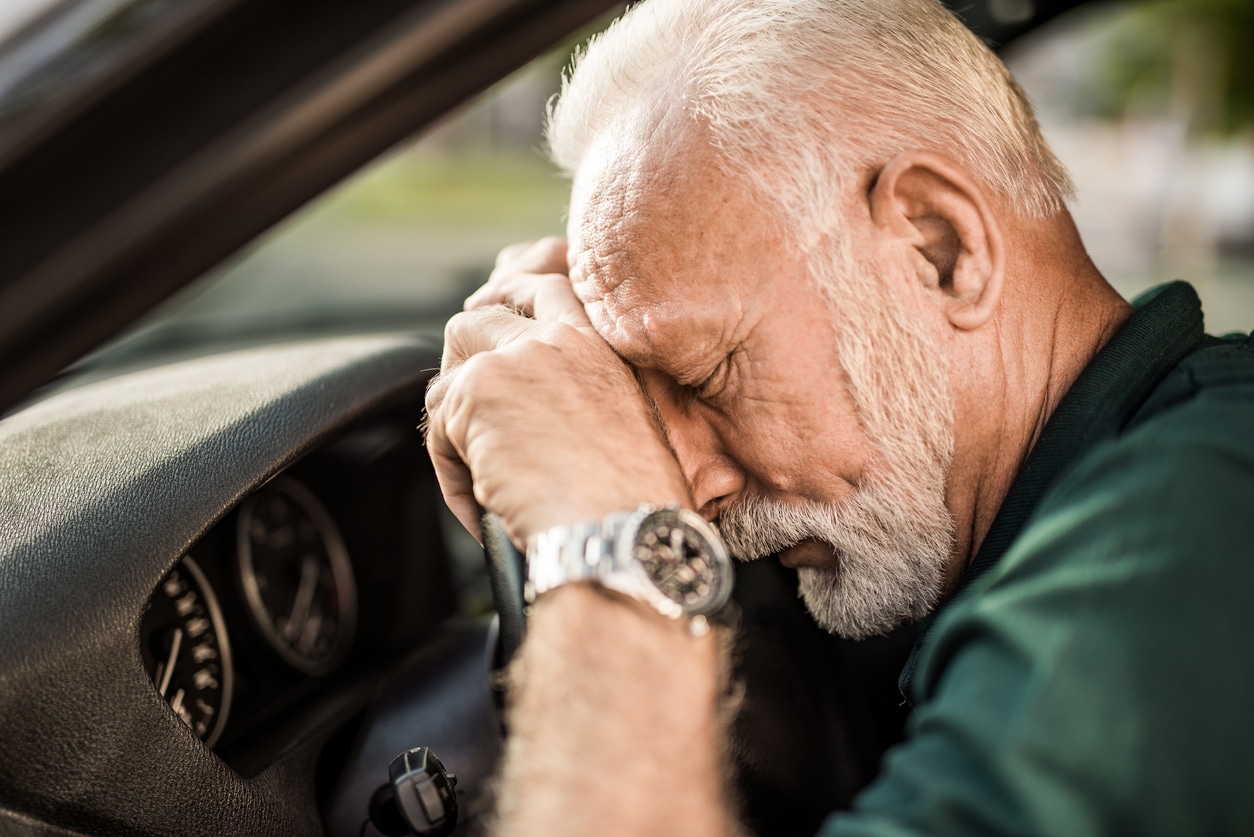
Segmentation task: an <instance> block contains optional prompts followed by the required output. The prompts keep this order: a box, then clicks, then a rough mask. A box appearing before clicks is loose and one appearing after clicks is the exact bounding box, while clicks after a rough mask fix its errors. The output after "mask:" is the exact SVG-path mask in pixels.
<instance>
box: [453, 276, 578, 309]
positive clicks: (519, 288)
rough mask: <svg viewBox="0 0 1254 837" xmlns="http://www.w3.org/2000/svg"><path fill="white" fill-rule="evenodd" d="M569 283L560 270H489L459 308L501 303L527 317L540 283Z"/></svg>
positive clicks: (473, 307) (474, 307)
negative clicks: (484, 279) (537, 271)
mask: <svg viewBox="0 0 1254 837" xmlns="http://www.w3.org/2000/svg"><path fill="white" fill-rule="evenodd" d="M545 284H559V285H560V284H565V285H567V286H569V285H570V279H568V278H567V277H566V275H565V274H562V273H544V274H537V273H505V272H501V271H497V272H496V273H493V274H492V278H491V279H489V280H488V282H487V284H485V285H484V286H483V287H482V288H480V289H479V290H477V291H475V292H474V293H473V294H471V295H470V296H468V297H467V298H466V302H465V304H463V306H462V307H463V309H464V310H466V311H474V310H476V309H479V308H486V307H488V306H489V305H504V306H506V307H508V308H512V309H514V310H516V311H517V312H518V313H520V314H522V315H523V316H526V317H530V316H532V312H533V311H534V310H535V297H536V293H537V292H538V291H539V288H540V286H541V285H545Z"/></svg>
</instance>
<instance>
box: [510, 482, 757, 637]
mask: <svg viewBox="0 0 1254 837" xmlns="http://www.w3.org/2000/svg"><path fill="white" fill-rule="evenodd" d="M572 581H595V582H597V583H599V584H601V585H603V586H604V587H606V588H607V589H609V590H614V591H617V592H619V593H622V594H623V595H626V596H631V597H632V598H635V599H639V600H640V601H642V602H646V603H648V604H650V605H652V606H653V607H654V608H655V609H656V610H657V611H658V612H659V613H661V614H662V615H664V616H669V617H670V618H672V619H679V618H681V617H685V616H689V617H701V618H702V621H704V617H708V616H712V615H714V614H715V613H717V612H718V611H719V610H721V609H722V608H723V606H724V605H726V604H727V601H728V600H729V599H730V598H731V591H732V582H733V574H732V564H731V558H730V557H729V556H728V552H727V546H726V545H725V544H724V543H723V539H722V537H721V536H720V535H719V533H718V530H717V529H715V528H714V526H713V525H711V524H709V523H706V522H705V520H703V519H702V518H701V516H700V515H698V514H696V513H694V512H691V511H688V510H687V509H681V508H679V507H678V506H666V507H663V508H657V507H654V506H649V505H644V506H640V507H639V508H637V509H635V510H634V511H625V512H617V513H615V514H611V515H609V516H608V517H605V518H604V519H602V520H596V521H590V522H586V523H576V524H573V525H570V526H556V527H554V528H552V529H550V530H548V531H547V532H542V533H540V534H539V535H536V536H534V537H533V538H531V539H530V541H529V542H528V544H527V581H526V584H525V585H524V590H523V592H524V595H525V597H526V599H527V601H528V602H534V601H535V599H536V597H537V596H539V595H541V594H542V593H545V592H546V591H548V590H552V589H553V588H555V587H559V586H561V585H563V584H568V583H570V582H572Z"/></svg>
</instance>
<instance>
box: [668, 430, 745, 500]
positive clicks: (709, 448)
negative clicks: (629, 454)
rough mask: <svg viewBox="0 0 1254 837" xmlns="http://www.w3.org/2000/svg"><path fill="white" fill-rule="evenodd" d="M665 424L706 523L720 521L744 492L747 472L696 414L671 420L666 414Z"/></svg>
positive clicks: (680, 465) (713, 431)
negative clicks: (727, 509)
mask: <svg viewBox="0 0 1254 837" xmlns="http://www.w3.org/2000/svg"><path fill="white" fill-rule="evenodd" d="M663 423H664V426H665V429H666V436H667V438H668V439H669V440H670V444H671V448H672V449H673V450H674V451H675V456H676V458H677V459H678V460H679V467H680V469H681V470H682V471H683V473H684V479H686V480H687V481H688V488H689V490H690V491H691V492H692V497H693V499H694V500H695V501H696V503H697V510H698V511H699V512H700V513H701V516H702V517H704V518H705V519H706V520H714V519H716V518H717V517H718V516H719V514H720V513H721V512H722V510H723V507H724V506H725V505H727V504H728V503H729V502H731V501H732V500H734V499H735V498H736V497H737V496H738V495H739V494H740V492H741V491H743V490H744V487H745V474H744V471H743V470H742V469H741V468H740V466H739V465H738V464H737V463H736V461H735V460H734V459H733V458H732V457H731V456H729V455H728V454H727V452H726V449H725V447H724V445H723V444H722V440H721V439H720V438H719V436H718V434H717V433H716V432H715V430H714V428H713V427H711V426H710V425H709V423H707V422H703V421H701V420H700V419H699V418H698V417H695V416H692V415H679V416H669V417H668V416H667V415H666V414H665V413H664V414H663Z"/></svg>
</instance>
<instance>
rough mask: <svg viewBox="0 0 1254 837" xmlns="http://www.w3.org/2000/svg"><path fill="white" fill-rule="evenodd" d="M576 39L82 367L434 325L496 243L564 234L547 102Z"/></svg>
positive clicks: (479, 275)
mask: <svg viewBox="0 0 1254 837" xmlns="http://www.w3.org/2000/svg"><path fill="white" fill-rule="evenodd" d="M575 43H577V40H572V41H571V42H569V43H568V44H566V45H563V46H562V47H559V48H558V49H555V50H553V51H552V52H550V53H549V54H547V55H545V56H543V57H541V58H539V59H537V60H535V61H533V62H532V63H531V64H529V65H528V66H527V67H525V68H523V69H522V70H520V71H518V72H517V73H515V74H514V75H512V76H511V77H509V78H508V79H506V80H505V81H503V82H501V83H500V84H498V85H497V86H495V87H494V88H492V89H491V90H489V91H488V92H487V93H485V94H484V95H483V96H481V97H480V98H479V99H477V100H476V101H475V102H473V103H471V104H470V105H468V106H466V107H464V108H462V109H461V110H459V111H457V112H455V113H453V114H451V115H450V116H449V117H447V118H446V119H444V120H443V121H442V122H441V123H439V124H438V125H436V126H435V127H434V128H433V129H432V130H430V131H429V132H427V133H425V134H424V135H423V136H421V137H420V138H418V139H417V140H415V141H413V142H412V143H410V144H408V145H406V146H404V147H401V148H398V149H396V150H395V151H393V152H392V153H391V154H390V155H388V156H386V157H385V158H384V159H383V160H381V161H379V162H378V163H377V164H376V165H374V166H372V167H371V168H369V169H368V170H366V171H364V172H362V173H360V174H359V175H358V176H356V177H355V178H353V179H351V180H350V181H349V182H347V183H345V184H344V185H342V186H341V187H339V188H338V189H336V190H333V191H332V192H331V193H329V194H327V195H325V196H323V197H322V198H321V199H320V200H319V201H317V202H316V203H315V204H314V205H311V206H310V207H308V208H307V209H305V210H304V211H302V212H300V213H298V214H297V215H296V216H295V217H293V218H291V219H289V221H287V222H286V223H284V224H283V225H281V226H280V227H279V228H277V229H275V230H273V231H272V232H271V233H269V234H268V235H266V236H264V237H263V238H261V239H260V240H259V241H257V242H255V243H254V244H253V246H252V247H250V248H249V249H247V250H246V251H245V252H243V253H240V254H238V255H237V256H236V257H235V258H234V259H232V260H230V261H229V262H228V263H226V264H224V265H223V266H221V267H220V268H219V269H217V270H215V271H213V272H212V273H211V274H209V275H207V276H205V277H204V278H202V279H201V280H199V281H198V282H196V283H194V284H193V285H191V286H189V287H188V288H187V289H186V290H185V291H183V292H182V293H180V294H178V295H177V296H175V297H174V298H172V299H171V300H169V301H168V302H167V303H166V304H164V305H163V306H161V307H160V308H159V309H158V310H156V311H154V312H153V313H152V314H151V315H149V316H148V317H146V318H145V319H144V320H142V321H141V322H139V323H138V324H136V326H135V327H134V328H132V329H131V330H130V331H128V332H127V333H126V334H124V335H123V336H121V337H120V338H119V339H118V340H116V341H114V342H113V343H111V344H110V345H108V346H106V347H105V348H104V349H102V350H101V351H99V352H97V353H95V354H93V355H92V356H91V357H89V358H86V359H85V360H84V361H83V362H82V363H80V364H79V373H80V375H79V377H80V378H83V377H85V378H90V377H92V375H93V374H98V373H101V372H103V371H110V372H111V371H116V370H117V369H119V368H124V367H127V366H130V365H136V364H139V365H146V364H148V363H150V362H152V361H153V360H154V359H166V358H173V357H177V356H179V355H181V354H200V353H203V352H204V351H206V350H216V349H219V348H230V347H232V346H235V345H256V344H257V343H262V342H270V341H278V340H290V339H299V338H303V337H309V336H321V335H329V334H339V333H350V332H352V333H358V332H363V331H390V330H414V329H418V330H429V331H431V332H433V333H436V334H438V333H439V331H440V329H441V328H442V327H443V323H444V321H445V320H446V319H447V318H448V317H449V316H450V315H451V314H452V313H453V312H455V311H457V310H460V307H461V301H462V300H463V299H464V298H465V296H466V295H467V294H469V293H470V291H472V290H473V289H474V288H476V287H477V286H478V285H479V284H481V283H482V282H483V280H484V279H485V278H486V276H487V273H488V272H489V271H490V270H491V267H492V264H493V261H494V259H495V257H496V253H497V252H498V251H499V250H500V249H501V247H502V246H504V245H506V244H508V243H511V242H514V241H522V240H529V239H536V238H539V237H542V236H545V235H552V234H562V232H563V229H564V220H563V219H564V213H565V208H566V202H567V194H568V190H569V185H568V183H567V182H566V181H565V180H564V179H563V178H562V177H561V176H560V175H559V173H558V171H557V169H556V168H555V167H554V166H553V165H552V164H551V163H550V162H549V161H548V160H547V158H546V157H545V155H544V153H543V149H542V124H543V111H544V105H545V102H546V100H547V99H548V98H549V97H550V96H551V95H552V94H553V93H554V92H556V90H557V88H558V85H559V83H560V74H561V69H562V67H563V66H564V65H565V64H566V63H567V62H568V60H569V56H570V52H571V49H572V48H573V45H574V44H575Z"/></svg>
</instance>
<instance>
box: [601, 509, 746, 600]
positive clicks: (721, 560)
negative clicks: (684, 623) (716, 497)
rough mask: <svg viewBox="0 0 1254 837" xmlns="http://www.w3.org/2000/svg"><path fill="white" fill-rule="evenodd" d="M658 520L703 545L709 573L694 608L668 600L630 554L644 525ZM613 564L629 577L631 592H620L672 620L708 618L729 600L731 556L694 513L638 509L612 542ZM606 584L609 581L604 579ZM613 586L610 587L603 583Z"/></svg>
mask: <svg viewBox="0 0 1254 837" xmlns="http://www.w3.org/2000/svg"><path fill="white" fill-rule="evenodd" d="M658 518H663V519H668V521H669V522H671V523H672V525H682V526H685V527H687V528H688V529H690V530H692V531H694V532H696V534H697V535H699V536H700V538H701V540H702V541H703V544H704V551H705V553H706V558H707V563H708V565H709V568H710V570H711V573H712V577H711V579H710V591H709V592H708V593H707V594H706V595H705V596H704V597H703V598H702V599H701V600H700V601H699V602H698V603H697V604H695V605H692V604H687V605H686V604H683V603H681V602H678V601H676V600H675V599H673V598H671V597H670V596H669V595H667V594H666V593H665V592H663V591H662V589H661V588H659V587H658V586H657V583H656V582H655V581H654V580H653V578H652V577H651V576H650V574H649V572H648V570H647V569H646V568H645V567H644V565H643V564H642V563H641V562H640V560H639V559H637V558H636V556H635V554H634V550H635V546H636V538H637V536H638V535H639V533H640V531H641V529H643V528H645V527H646V525H654V524H656V522H657V519H658ZM614 551H615V555H614V559H615V563H616V564H617V565H618V566H619V567H620V568H621V570H622V571H625V572H626V573H628V574H630V576H631V578H632V580H633V581H634V583H633V584H630V585H624V587H625V588H626V587H628V586H630V587H631V588H632V589H623V590H622V591H621V592H624V593H629V594H634V595H636V596H638V597H641V598H643V599H644V600H645V601H647V602H648V603H649V604H650V605H652V606H653V607H654V608H655V609H657V611H658V612H659V613H661V614H663V615H664V616H669V617H670V618H672V619H679V618H680V617H683V616H712V615H714V614H715V613H717V612H718V611H720V610H721V609H722V608H723V607H724V606H725V605H726V604H727V602H728V600H730V598H731V591H732V586H733V578H732V574H733V573H732V564H731V556H730V554H729V553H728V551H727V547H726V545H725V544H724V543H723V538H722V536H721V535H719V533H718V530H717V529H716V528H714V526H713V525H712V524H710V523H708V522H706V520H705V519H704V518H702V517H701V516H700V515H699V514H697V513H696V512H693V511H690V510H689V509H685V508H682V507H679V506H667V507H663V508H655V507H651V506H642V507H641V508H639V509H636V510H635V511H633V512H631V513H630V514H629V515H628V517H627V519H626V520H625V521H624V522H623V526H622V528H621V530H620V531H619V535H618V537H617V538H616V539H615V543H614ZM606 581H609V579H606ZM607 586H610V587H616V586H617V585H614V584H607Z"/></svg>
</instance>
